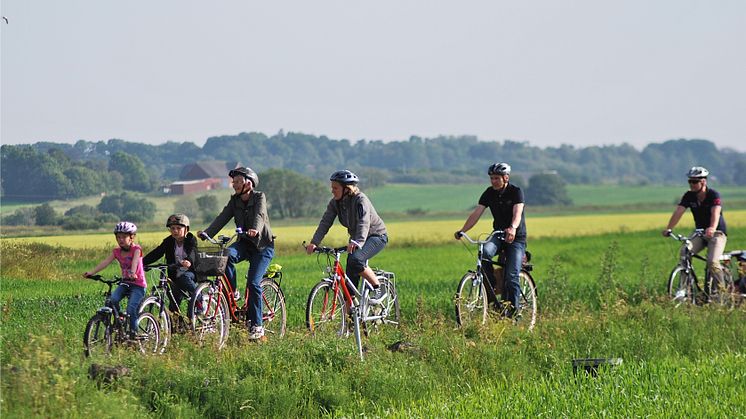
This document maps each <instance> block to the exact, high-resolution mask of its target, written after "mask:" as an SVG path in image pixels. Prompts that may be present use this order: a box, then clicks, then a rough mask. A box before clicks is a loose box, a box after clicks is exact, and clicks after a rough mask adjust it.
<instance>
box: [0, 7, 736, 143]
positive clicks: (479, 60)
mask: <svg viewBox="0 0 746 419" xmlns="http://www.w3.org/2000/svg"><path fill="white" fill-rule="evenodd" d="M0 8H1V10H2V15H3V16H6V17H7V18H8V20H9V23H8V24H5V23H4V22H0V36H2V39H1V46H2V50H1V54H2V55H1V57H0V58H1V60H2V61H1V71H2V73H1V74H0V76H1V77H0V78H1V81H2V86H1V87H2V89H1V91H0V92H1V95H2V97H1V99H2V100H1V102H0V115H1V117H2V120H0V122H1V123H2V128H1V131H0V134H1V138H0V139H1V140H2V143H3V144H18V143H33V142H36V141H55V142H67V143H71V142H75V141H77V140H79V139H84V140H89V141H99V140H108V139H110V138H119V139H124V140H127V141H137V142H145V143H153V144H156V143H161V142H165V141H192V142H195V143H197V144H202V143H204V141H205V140H206V139H207V138H208V137H211V136H217V135H226V134H229V135H230V134H237V133H240V132H250V131H258V132H264V133H266V134H274V133H276V132H278V131H279V130H281V129H282V130H284V131H286V132H288V131H296V132H304V133H308V134H314V135H326V136H328V137H330V138H346V139H349V140H359V139H382V140H403V139H407V138H409V136H411V135H418V136H422V137H432V136H437V135H476V136H478V137H479V138H480V139H483V140H505V139H511V140H515V141H527V142H529V143H530V144H532V145H537V146H541V147H545V146H554V145H560V144H572V145H575V146H587V145H593V144H620V143H624V142H626V143H629V144H632V145H634V146H635V147H638V148H642V147H643V146H644V145H645V144H647V143H650V142H661V141H665V140H667V139H676V138H703V139H708V140H710V141H712V142H714V143H715V144H716V145H718V146H719V147H732V148H735V149H737V150H740V151H746V123H745V122H743V121H744V119H746V118H745V117H744V115H746V77H745V76H744V75H745V74H746V54H744V52H743V51H744V50H746V47H745V45H746V24H745V23H744V22H746V2H744V1H740V0H724V1H715V2H712V1H692V0H675V1H674V0H661V1H649V0H648V1H641V0H624V1H598V0H595V1H593V0H578V1H572V0H567V1H556V0H555V1H549V0H541V1H502V0H493V1H482V0H472V1H470V0H464V1H458V2H457V1H440V0H430V1H406V0H397V1H393V0H380V1H375V2H372V1H369V2H362V1H349V0H348V1H342V0H338V1H326V0H319V1H297V0H289V1H279V2H267V1H263V2H259V1H253V0H241V1H237V0H226V1H218V2H205V1H194V0H179V1H176V0H160V1H155V2H153V1H139V0H134V1H127V2H111V1H100V0H67V1H64V2H61V1H54V0H47V1H32V0H3V1H2V4H1V6H0Z"/></svg>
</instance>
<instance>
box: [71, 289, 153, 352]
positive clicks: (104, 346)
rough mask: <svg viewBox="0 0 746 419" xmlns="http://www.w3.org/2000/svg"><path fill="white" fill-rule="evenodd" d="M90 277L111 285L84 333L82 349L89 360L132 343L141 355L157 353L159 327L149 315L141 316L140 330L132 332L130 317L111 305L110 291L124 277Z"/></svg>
mask: <svg viewBox="0 0 746 419" xmlns="http://www.w3.org/2000/svg"><path fill="white" fill-rule="evenodd" d="M88 278H90V279H92V280H94V281H99V282H103V283H104V284H106V285H107V286H108V290H107V291H105V292H104V306H103V307H101V308H99V309H98V310H97V311H96V314H94V315H93V317H91V319H90V320H88V323H87V324H86V326H85V331H84V332H83V347H84V353H85V356H86V357H91V356H94V355H96V354H99V353H100V354H104V355H108V354H109V353H111V349H112V347H113V346H114V345H115V344H116V345H124V344H129V343H133V344H135V345H137V347H138V348H139V350H140V352H142V353H144V354H146V353H157V352H158V348H159V347H160V342H159V339H160V326H159V325H158V321H157V320H156V319H155V317H153V315H152V314H150V313H141V314H140V315H139V316H138V318H137V330H135V331H131V330H130V321H129V315H128V314H126V313H124V314H122V313H120V311H119V307H117V305H116V304H112V302H111V288H112V286H113V285H114V284H119V283H120V282H122V278H120V277H118V276H114V277H113V278H111V279H105V278H104V277H102V276H101V275H91V276H89V277H88Z"/></svg>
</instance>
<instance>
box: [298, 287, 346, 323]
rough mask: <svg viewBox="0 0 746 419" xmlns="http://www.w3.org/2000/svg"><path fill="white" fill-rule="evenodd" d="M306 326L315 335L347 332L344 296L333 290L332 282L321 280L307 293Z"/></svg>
mask: <svg viewBox="0 0 746 419" xmlns="http://www.w3.org/2000/svg"><path fill="white" fill-rule="evenodd" d="M306 327H308V330H309V331H310V332H311V333H312V334H314V335H316V336H318V335H322V336H325V335H334V336H344V335H346V334H347V328H348V327H347V315H346V314H345V302H344V297H343V296H342V292H341V291H339V290H337V292H335V291H334V285H333V283H332V282H330V281H321V282H319V283H318V284H316V285H315V286H314V287H313V288H312V289H311V293H310V294H308V302H306Z"/></svg>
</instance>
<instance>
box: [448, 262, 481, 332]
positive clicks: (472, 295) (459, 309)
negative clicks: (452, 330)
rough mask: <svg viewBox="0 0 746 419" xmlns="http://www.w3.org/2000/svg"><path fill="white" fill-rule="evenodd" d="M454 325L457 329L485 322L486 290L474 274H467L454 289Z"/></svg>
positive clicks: (479, 278)
mask: <svg viewBox="0 0 746 419" xmlns="http://www.w3.org/2000/svg"><path fill="white" fill-rule="evenodd" d="M455 302H456V323H457V324H458V325H459V327H467V326H470V325H479V324H485V323H486V322H487V290H485V288H484V282H483V281H482V280H481V277H479V276H478V275H477V274H476V273H475V272H467V273H466V275H464V276H463V277H462V278H461V281H460V282H459V283H458V288H457V289H456V301H455Z"/></svg>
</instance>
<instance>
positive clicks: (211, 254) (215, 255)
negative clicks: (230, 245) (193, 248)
mask: <svg viewBox="0 0 746 419" xmlns="http://www.w3.org/2000/svg"><path fill="white" fill-rule="evenodd" d="M226 265H228V249H222V250H221V249H220V248H200V249H197V263H196V264H195V265H194V272H196V273H197V275H205V276H217V275H223V274H224V273H225V267H226Z"/></svg>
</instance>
